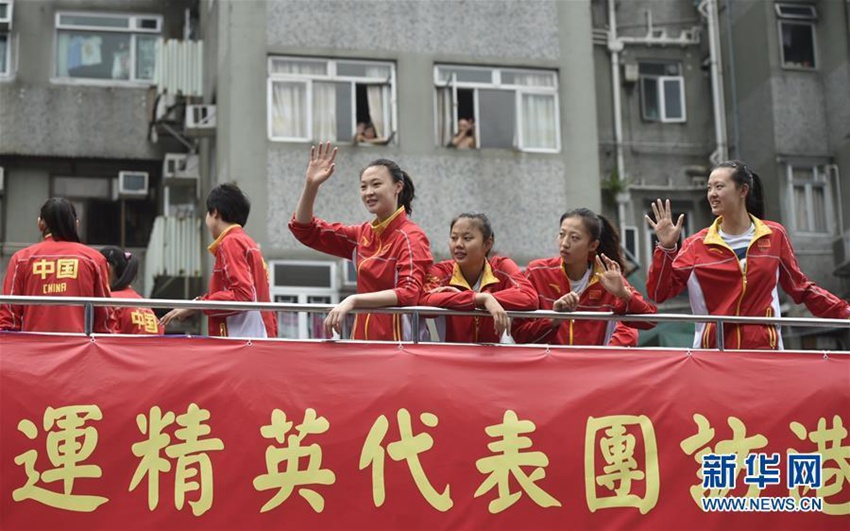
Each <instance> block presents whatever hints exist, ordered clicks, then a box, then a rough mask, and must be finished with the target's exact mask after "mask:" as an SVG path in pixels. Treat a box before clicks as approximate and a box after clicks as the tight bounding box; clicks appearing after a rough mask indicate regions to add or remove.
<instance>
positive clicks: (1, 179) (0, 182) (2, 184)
mask: <svg viewBox="0 0 850 531" xmlns="http://www.w3.org/2000/svg"><path fill="white" fill-rule="evenodd" d="M5 190H6V179H5V171H4V170H3V166H0V195H3V192H4V191H5Z"/></svg>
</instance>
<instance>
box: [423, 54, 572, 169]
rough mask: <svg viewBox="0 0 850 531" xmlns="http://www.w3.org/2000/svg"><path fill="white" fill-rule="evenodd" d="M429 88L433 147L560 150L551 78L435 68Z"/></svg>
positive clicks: (507, 71) (532, 73) (549, 75)
mask: <svg viewBox="0 0 850 531" xmlns="http://www.w3.org/2000/svg"><path fill="white" fill-rule="evenodd" d="M434 85H435V89H436V135H437V138H436V141H437V145H439V146H444V147H456V148H459V149H468V148H472V149H476V148H507V149H518V150H521V151H532V152H535V151H536V152H546V153H557V152H559V151H560V150H561V136H560V127H559V121H558V75H557V72H554V71H551V70H517V69H510V68H485V67H477V66H460V65H437V66H435V68H434Z"/></svg>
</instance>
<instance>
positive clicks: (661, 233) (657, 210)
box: [646, 199, 685, 248]
mask: <svg viewBox="0 0 850 531" xmlns="http://www.w3.org/2000/svg"><path fill="white" fill-rule="evenodd" d="M652 213H653V214H655V219H654V220H653V219H652V218H651V217H649V216H646V221H647V222H648V223H649V226H650V227H652V230H653V231H655V236H656V237H657V238H658V242H659V243H660V244H661V246H662V247H667V248H670V247H675V246H676V244H677V243H679V236H680V235H681V234H682V225H683V224H684V223H685V215H684V214H679V218H678V219H677V220H676V223H675V224H674V223H673V209H672V207H671V206H670V200H669V199H667V200H666V201H664V202H663V203H662V202H661V199H656V200H655V203H652Z"/></svg>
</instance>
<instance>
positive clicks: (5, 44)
mask: <svg viewBox="0 0 850 531" xmlns="http://www.w3.org/2000/svg"><path fill="white" fill-rule="evenodd" d="M9 40H10V39H9V34H8V33H0V77H6V76H8V75H9V74H10V71H11V62H12V54H11V51H12V47H11V46H10V44H9Z"/></svg>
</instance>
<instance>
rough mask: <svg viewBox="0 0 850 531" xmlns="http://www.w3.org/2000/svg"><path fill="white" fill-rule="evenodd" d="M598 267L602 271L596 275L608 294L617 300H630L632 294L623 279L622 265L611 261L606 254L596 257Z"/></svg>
mask: <svg viewBox="0 0 850 531" xmlns="http://www.w3.org/2000/svg"><path fill="white" fill-rule="evenodd" d="M596 265H597V267H598V268H599V269H601V270H602V271H600V272H599V273H596V276H597V278H598V279H599V283H600V284H602V287H603V288H605V290H606V291H608V293H611V294H612V295H614V296H616V297H617V298H620V299H624V300H628V299H630V298H631V296H632V294H631V292H630V291H629V289H628V288H627V287H626V281H625V279H624V278H623V272H622V271H620V264H618V263H617V262H615V261H614V260H611V259H610V258H608V257H607V256H605V255H604V254H599V255H596Z"/></svg>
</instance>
